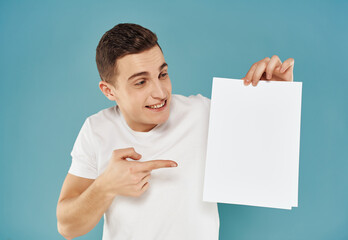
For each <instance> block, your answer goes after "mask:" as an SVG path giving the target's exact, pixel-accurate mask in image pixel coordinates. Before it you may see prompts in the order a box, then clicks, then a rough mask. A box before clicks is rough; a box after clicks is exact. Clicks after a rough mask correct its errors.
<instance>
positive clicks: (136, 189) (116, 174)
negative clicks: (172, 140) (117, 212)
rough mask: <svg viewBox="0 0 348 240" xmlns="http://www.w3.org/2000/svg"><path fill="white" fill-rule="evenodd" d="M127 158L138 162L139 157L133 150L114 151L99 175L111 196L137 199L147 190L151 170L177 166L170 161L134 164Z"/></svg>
mask: <svg viewBox="0 0 348 240" xmlns="http://www.w3.org/2000/svg"><path fill="white" fill-rule="evenodd" d="M127 158H131V159H134V160H139V159H140V158H141V155H140V154H138V153H137V152H135V150H134V148H125V149H118V150H114V151H113V153H112V157H111V159H110V162H109V165H108V167H107V168H106V170H105V172H104V173H103V174H102V175H101V177H102V185H104V186H105V187H104V189H105V190H106V191H107V192H108V193H110V194H111V195H112V196H116V195H123V196H132V197H139V196H140V195H141V194H143V193H144V192H145V191H146V190H147V189H148V188H149V183H148V181H149V179H150V176H151V171H152V170H154V169H159V168H168V167H176V166H177V165H178V164H177V163H176V162H174V161H170V160H152V161H146V162H135V161H128V160H127Z"/></svg>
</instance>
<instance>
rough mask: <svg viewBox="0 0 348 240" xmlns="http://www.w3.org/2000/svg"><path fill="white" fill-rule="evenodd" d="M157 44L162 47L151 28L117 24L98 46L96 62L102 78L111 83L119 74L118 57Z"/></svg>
mask: <svg viewBox="0 0 348 240" xmlns="http://www.w3.org/2000/svg"><path fill="white" fill-rule="evenodd" d="M155 45H158V47H160V46H159V44H158V42H157V36H156V34H155V33H153V32H151V31H150V30H149V29H147V28H144V27H142V26H140V25H138V24H133V23H121V24H118V25H116V26H115V27H113V28H112V29H110V30H109V31H107V32H106V33H105V34H104V35H103V36H102V38H101V39H100V41H99V44H98V46H97V52H96V62H97V68H98V71H99V75H100V78H101V79H102V80H103V81H105V82H109V83H111V82H112V81H111V78H112V77H113V76H114V75H116V74H117V72H116V68H117V67H116V66H117V65H116V61H117V59H119V58H121V57H123V56H125V55H127V54H133V53H140V52H143V51H145V50H148V49H150V48H152V47H154V46H155ZM160 48H161V47H160ZM161 50H162V49H161Z"/></svg>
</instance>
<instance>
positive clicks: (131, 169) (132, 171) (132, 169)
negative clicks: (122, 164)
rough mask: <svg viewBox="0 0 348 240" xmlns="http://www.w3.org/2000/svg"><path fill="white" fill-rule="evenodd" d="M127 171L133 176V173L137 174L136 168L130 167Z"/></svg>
mask: <svg viewBox="0 0 348 240" xmlns="http://www.w3.org/2000/svg"><path fill="white" fill-rule="evenodd" d="M127 170H128V173H129V174H133V173H134V172H135V170H134V166H129V167H128V168H127Z"/></svg>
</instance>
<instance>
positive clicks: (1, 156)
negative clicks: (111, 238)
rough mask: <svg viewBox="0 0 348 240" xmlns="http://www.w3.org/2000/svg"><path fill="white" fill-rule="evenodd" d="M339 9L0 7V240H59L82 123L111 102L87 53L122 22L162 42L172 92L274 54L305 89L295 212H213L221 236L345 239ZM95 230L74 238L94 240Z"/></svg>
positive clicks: (144, 4)
mask: <svg viewBox="0 0 348 240" xmlns="http://www.w3.org/2000/svg"><path fill="white" fill-rule="evenodd" d="M347 12H348V2H347V1H308V2H302V1H284V2H280V1H249V2H247V1H244V2H242V1H238V2H235V3H232V1H214V3H213V1H196V2H193V1H191V2H186V1H151V2H150V3H149V1H138V2H134V1H127V2H126V1H124V2H117V1H105V2H103V3H97V1H94V2H92V1H77V0H76V1H54V2H53V1H7V2H5V1H1V2H0V69H1V71H0V79H1V87H0V104H1V118H0V123H1V124H0V131H1V137H0V143H1V145H0V148H1V149H0V150H1V151H0V160H1V168H0V186H1V192H0V194H1V197H0V239H4V240H10V239H11V240H17V239H27V240H31V239H35V240H37V239H63V238H62V237H61V236H60V235H59V234H58V232H57V229H56V215H55V210H56V203H57V200H58V196H59V192H60V188H61V185H62V183H63V180H64V177H65V175H66V173H67V171H68V168H69V166H70V161H71V159H70V151H71V149H72V146H73V143H74V141H75V138H76V136H77V134H78V131H79V130H80V127H81V126H82V123H83V121H84V119H85V118H86V117H88V116H89V115H91V114H94V113H96V112H97V111H99V110H101V109H103V108H107V107H109V106H112V105H113V104H114V103H113V102H110V101H109V100H107V99H106V98H105V97H104V96H103V95H102V93H101V92H100V90H99V88H98V82H99V76H98V73H97V69H96V66H95V61H94V57H95V48H96V46H97V44H98V41H99V39H100V37H101V36H102V34H103V33H104V32H105V31H106V30H108V29H110V28H111V27H113V26H114V25H116V24H118V23H120V22H134V23H138V24H141V25H143V26H145V27H148V28H150V29H151V30H153V31H154V32H155V33H156V34H157V35H158V37H159V43H160V44H161V46H162V48H163V50H164V54H165V58H166V60H167V62H168V64H169V73H170V75H171V80H172V83H173V93H179V94H183V95H191V94H197V93H201V94H203V95H205V96H207V97H210V92H211V81H212V77H213V76H218V77H230V78H241V77H243V76H244V75H245V73H246V72H247V71H248V69H249V67H250V65H251V64H252V63H254V62H256V61H258V60H260V59H262V58H264V57H266V56H269V57H271V56H272V55H273V54H277V55H278V56H280V58H281V59H282V60H285V59H287V58H289V57H293V58H294V59H295V70H294V76H295V78H294V80H295V81H301V82H303V99H302V124H301V148H300V149H301V150H300V179H299V207H298V208H294V209H293V210H291V211H287V210H277V209H269V208H258V207H248V206H238V205H228V204H219V211H220V220H221V228H220V239H221V240H223V239H238V240H240V239H272V240H273V239H274V240H276V239H277V240H278V239H316V240H318V239H348V227H347V226H348V191H347V189H348V177H347V173H348V154H347V150H348V148H347V146H348V141H347V135H348V107H347V103H348V97H347V96H348V95H347V91H348V77H347V76H348V75H347V65H348V61H347V56H348V44H347V43H348V31H347V23H348V17H347V16H348V14H347ZM101 234H102V222H100V224H99V225H98V226H97V227H96V228H95V229H94V230H92V231H91V232H90V233H89V234H87V235H86V236H83V237H81V238H79V239H100V238H101Z"/></svg>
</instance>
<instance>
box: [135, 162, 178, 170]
mask: <svg viewBox="0 0 348 240" xmlns="http://www.w3.org/2000/svg"><path fill="white" fill-rule="evenodd" d="M137 165H138V166H137V170H138V171H152V170H155V169H159V168H169V167H177V166H178V164H177V163H176V162H174V161H171V160H151V161H147V162H139V164H137Z"/></svg>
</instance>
